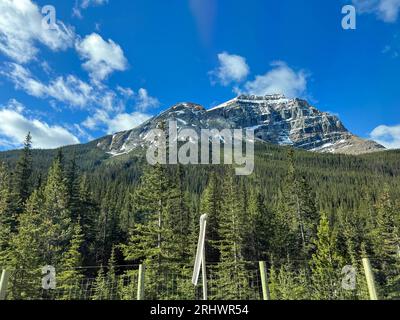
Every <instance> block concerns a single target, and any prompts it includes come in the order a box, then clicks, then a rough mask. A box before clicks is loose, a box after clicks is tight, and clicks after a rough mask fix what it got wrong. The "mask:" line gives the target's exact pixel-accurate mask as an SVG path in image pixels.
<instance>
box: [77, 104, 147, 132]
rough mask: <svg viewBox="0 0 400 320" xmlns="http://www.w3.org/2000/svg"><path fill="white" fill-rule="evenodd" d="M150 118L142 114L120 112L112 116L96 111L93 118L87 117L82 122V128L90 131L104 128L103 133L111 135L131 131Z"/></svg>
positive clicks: (100, 110) (103, 111) (102, 111)
mask: <svg viewBox="0 0 400 320" xmlns="http://www.w3.org/2000/svg"><path fill="white" fill-rule="evenodd" d="M150 117H151V116H150V115H148V114H145V113H142V112H133V113H126V112H122V113H119V114H117V115H112V114H110V113H108V112H106V111H105V110H102V109H98V110H97V111H96V112H95V114H94V115H93V116H90V117H88V118H87V119H86V120H85V121H84V122H83V126H84V127H86V128H88V129H90V130H96V129H98V128H99V127H105V131H106V132H107V133H108V134H111V133H115V132H120V131H126V130H131V129H133V128H135V127H137V126H139V125H140V124H142V123H143V122H145V121H146V120H148V119H150Z"/></svg>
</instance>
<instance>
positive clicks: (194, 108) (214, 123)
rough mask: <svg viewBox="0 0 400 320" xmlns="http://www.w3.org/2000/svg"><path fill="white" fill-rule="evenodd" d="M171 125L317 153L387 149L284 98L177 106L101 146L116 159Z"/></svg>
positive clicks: (299, 102) (242, 98)
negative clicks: (243, 134)
mask: <svg viewBox="0 0 400 320" xmlns="http://www.w3.org/2000/svg"><path fill="white" fill-rule="evenodd" d="M169 120H172V121H176V122H177V125H178V129H179V130H182V129H185V128H191V129H194V130H196V131H199V130H201V129H218V130H222V129H226V128H230V129H253V130H254V132H255V135H256V137H257V138H258V139H259V140H261V141H265V142H270V143H274V144H279V145H291V146H293V147H296V148H301V149H305V150H309V151H315V152H330V153H346V154H360V153H369V152H374V151H379V150H383V149H384V147H382V146H381V145H379V144H377V143H375V142H373V141H366V140H363V139H360V138H358V137H356V136H354V135H353V134H352V133H351V132H349V131H348V130H347V129H346V127H345V126H344V125H343V123H342V122H341V121H340V119H339V118H338V117H336V116H335V115H332V114H330V113H327V112H321V111H320V110H318V109H317V108H315V107H314V106H312V105H310V104H309V103H308V102H307V101H306V100H303V99H298V98H295V99H288V98H287V97H285V96H284V95H281V94H272V95H265V96H255V95H240V96H238V97H236V98H234V99H232V100H229V101H227V102H225V103H223V104H221V105H218V106H216V107H214V108H211V109H209V110H206V109H205V108H204V107H203V106H201V105H199V104H196V103H189V102H183V103H178V104H176V105H174V106H172V107H171V108H169V109H167V110H166V111H164V112H162V113H161V114H160V115H158V116H156V117H153V118H151V119H150V120H148V121H147V122H145V123H144V124H142V125H140V126H139V127H137V128H135V129H133V130H130V131H126V132H122V133H117V134H115V135H113V137H112V139H110V138H108V140H107V139H106V140H104V141H103V142H100V143H99V147H100V148H102V149H105V150H106V151H108V152H109V153H111V154H113V155H118V154H121V153H127V152H130V151H131V150H133V149H134V148H136V147H139V146H144V145H145V144H146V142H145V139H144V137H146V135H147V133H148V132H149V130H151V129H154V128H156V127H157V125H158V124H159V123H160V121H169ZM108 141H109V142H108Z"/></svg>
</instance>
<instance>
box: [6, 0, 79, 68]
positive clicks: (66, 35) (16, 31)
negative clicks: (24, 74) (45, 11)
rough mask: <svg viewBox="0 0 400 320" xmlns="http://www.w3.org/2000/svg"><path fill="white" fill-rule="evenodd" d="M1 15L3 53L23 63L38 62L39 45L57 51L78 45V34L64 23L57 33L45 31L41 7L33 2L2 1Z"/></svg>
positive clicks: (24, 0)
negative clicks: (75, 42) (76, 43)
mask: <svg viewBox="0 0 400 320" xmlns="http://www.w3.org/2000/svg"><path fill="white" fill-rule="evenodd" d="M0 12H1V14H0V51H1V52H3V53H4V54H5V55H7V56H8V57H10V58H11V59H13V60H15V61H17V62H19V63H26V62H29V61H31V60H33V59H35V58H36V56H37V54H38V51H39V50H38V48H37V45H38V44H42V45H44V46H46V47H48V48H49V49H51V50H53V51H57V50H65V49H67V48H69V47H71V46H73V44H74V39H75V34H74V30H73V29H72V28H71V27H68V26H66V25H64V24H63V23H62V22H61V21H57V24H56V26H55V29H54V30H48V29H45V28H43V27H42V19H43V16H42V14H41V12H40V10H39V7H38V6H37V5H36V4H35V3H33V2H32V1H30V0H1V1H0Z"/></svg>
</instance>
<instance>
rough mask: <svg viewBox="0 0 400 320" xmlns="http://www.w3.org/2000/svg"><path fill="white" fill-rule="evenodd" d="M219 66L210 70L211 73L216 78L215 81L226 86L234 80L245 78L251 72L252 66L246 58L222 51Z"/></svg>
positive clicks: (219, 56)
mask: <svg viewBox="0 0 400 320" xmlns="http://www.w3.org/2000/svg"><path fill="white" fill-rule="evenodd" d="M218 60H219V67H218V68H217V69H216V70H214V71H211V72H210V75H211V76H212V77H213V78H215V79H212V80H213V81H217V82H219V83H221V84H222V85H224V86H227V85H229V84H230V83H232V82H240V81H242V80H244V79H245V78H246V77H247V76H248V75H249V72H250V68H249V66H248V65H247V63H246V59H245V58H243V57H241V56H238V55H234V54H229V53H227V52H222V53H220V54H219V55H218Z"/></svg>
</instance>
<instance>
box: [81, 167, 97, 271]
mask: <svg viewBox="0 0 400 320" xmlns="http://www.w3.org/2000/svg"><path fill="white" fill-rule="evenodd" d="M78 202H79V208H78V215H79V222H80V225H81V227H82V234H83V236H84V241H83V245H82V254H83V257H84V264H85V265H87V264H89V265H93V264H95V263H96V231H97V230H96V228H97V222H98V221H97V214H98V212H99V211H100V210H99V208H98V205H97V203H96V201H95V200H94V196H93V193H92V192H91V191H90V188H89V183H88V178H87V176H86V175H83V176H82V178H81V179H80V184H79V199H78Z"/></svg>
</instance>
